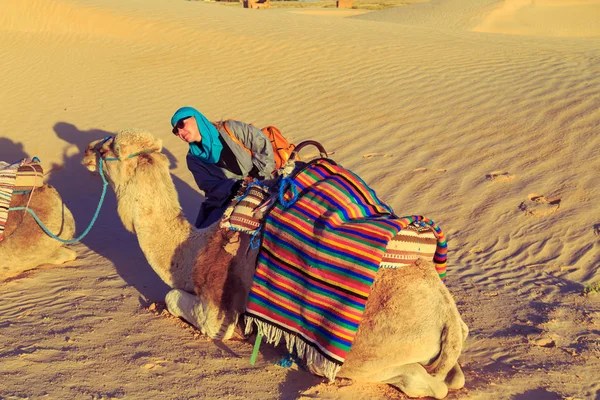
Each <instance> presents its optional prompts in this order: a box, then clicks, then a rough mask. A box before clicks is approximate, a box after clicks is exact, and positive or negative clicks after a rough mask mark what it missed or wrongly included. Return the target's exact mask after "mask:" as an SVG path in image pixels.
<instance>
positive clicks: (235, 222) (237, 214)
mask: <svg viewBox="0 0 600 400" xmlns="http://www.w3.org/2000/svg"><path fill="white" fill-rule="evenodd" d="M238 194H241V195H239V196H237V197H236V198H234V199H233V201H232V202H231V205H230V206H229V207H228V208H227V210H225V214H224V215H223V219H222V220H221V225H220V226H221V228H226V229H231V230H234V231H240V232H245V233H249V234H253V233H255V232H256V231H257V230H258V229H260V226H261V224H262V222H263V217H264V212H265V211H266V207H265V205H266V200H267V199H268V197H269V189H268V188H267V187H265V186H260V185H250V187H248V186H247V185H246V184H244V185H243V186H242V187H241V188H240V191H239V192H238Z"/></svg>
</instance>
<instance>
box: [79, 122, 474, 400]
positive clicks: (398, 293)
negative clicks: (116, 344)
mask: <svg viewBox="0 0 600 400" xmlns="http://www.w3.org/2000/svg"><path fill="white" fill-rule="evenodd" d="M161 150H162V142H161V141H160V140H157V139H156V138H155V137H154V136H153V135H152V134H150V133H147V132H144V131H138V130H125V131H121V132H120V133H119V134H118V135H116V136H115V137H114V138H110V139H108V140H104V141H100V140H98V141H94V142H92V143H90V144H89V146H88V148H87V150H86V152H85V155H84V157H83V160H82V163H83V165H85V166H86V167H87V168H88V170H90V171H92V172H96V171H97V170H98V168H99V165H98V163H99V162H103V163H104V165H103V170H104V173H105V174H106V177H107V179H108V181H109V182H110V185H111V186H112V188H113V189H114V191H115V194H116V197H117V202H118V207H117V212H118V214H119V216H120V218H121V221H122V222H123V225H124V226H125V228H126V229H127V230H128V231H130V232H132V233H134V234H135V235H137V238H138V242H139V244H140V247H141V249H142V251H143V252H144V255H145V256H146V259H147V260H148V263H149V264H150V266H151V267H152V269H153V270H154V271H155V272H156V273H157V274H158V276H159V277H160V278H161V279H162V280H163V281H164V282H165V283H166V284H167V285H169V286H170V287H171V288H172V290H171V291H170V292H169V293H168V294H167V296H166V303H167V308H168V310H169V312H170V313H171V314H173V315H175V316H178V317H181V318H183V319H185V320H186V321H188V322H189V323H191V324H193V325H194V326H195V327H197V328H198V329H199V330H200V331H201V332H203V333H204V334H206V335H208V336H209V337H211V338H213V339H222V340H225V339H229V338H231V337H232V335H233V332H234V328H235V326H236V325H237V323H238V319H239V317H240V316H241V315H242V314H243V313H244V311H245V308H246V303H247V299H248V293H249V291H250V287H251V284H252V279H253V274H254V269H255V265H256V257H257V255H258V250H252V249H251V248H250V247H249V246H248V238H246V237H245V236H246V235H241V240H240V241H238V242H237V243H229V242H228V241H227V238H226V237H224V232H223V231H222V230H220V228H219V224H218V223H215V224H213V225H212V226H210V227H208V228H206V229H201V230H197V229H196V228H194V227H192V225H191V224H190V223H189V222H188V221H187V219H186V218H185V216H184V214H183V212H182V209H181V207H180V205H179V200H178V196H177V192H176V190H175V186H174V184H173V181H172V178H171V176H170V174H169V162H168V160H167V158H166V157H165V155H163V154H162V153H161ZM105 158H109V160H104V159H105ZM225 244H227V245H225ZM467 334H468V328H467V326H466V325H465V323H464V322H463V321H462V319H461V317H460V315H459V312H458V309H457V307H456V304H455V302H454V300H453V298H452V295H451V294H450V292H449V291H448V289H447V288H446V286H444V284H443V283H442V282H441V280H440V279H439V277H438V275H437V273H436V271H435V268H434V266H433V263H431V262H426V261H424V260H419V261H417V263H416V264H415V265H414V266H413V267H411V268H401V269H397V270H396V269H380V270H379V272H378V274H377V278H376V279H375V282H374V283H373V286H372V289H371V294H370V296H369V298H368V301H367V305H366V311H365V313H364V314H363V319H362V321H361V325H360V328H359V329H358V332H357V334H356V337H355V340H354V343H353V345H352V348H351V350H350V353H349V354H348V356H347V358H346V360H345V363H344V364H343V366H342V368H341V370H340V371H339V373H338V374H337V376H338V377H343V378H349V379H352V380H356V381H362V382H373V383H387V384H390V385H393V386H395V387H397V388H399V389H400V390H402V391H403V392H404V393H406V394H407V395H409V396H411V397H424V396H431V397H435V398H443V397H445V396H446V395H447V393H448V389H459V388H461V387H463V386H464V375H463V372H462V370H461V368H460V366H459V364H458V357H459V356H460V354H461V351H462V348H463V344H464V341H465V339H466V337H467ZM312 372H314V373H316V374H317V375H319V371H312Z"/></svg>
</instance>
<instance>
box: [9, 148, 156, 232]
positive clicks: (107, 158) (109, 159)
mask: <svg viewBox="0 0 600 400" xmlns="http://www.w3.org/2000/svg"><path fill="white" fill-rule="evenodd" d="M111 138H112V136H107V137H106V138H104V140H103V141H102V143H101V144H100V146H102V145H103V144H104V143H106V142H107V141H108V140H109V139H111ZM154 151H155V150H145V151H140V152H137V153H133V154H131V155H129V157H127V159H129V158H133V157H136V156H139V155H141V154H147V153H153V152H154ZM98 158H99V159H100V160H99V164H100V166H99V168H98V172H99V173H100V177H101V178H102V194H101V195H100V201H99V202H98V206H97V207H96V212H95V213H94V216H93V217H92V220H91V221H90V224H89V225H88V227H87V228H86V229H85V231H83V233H82V234H81V235H79V237H77V238H75V239H62V238H60V237H58V236H56V235H55V234H53V233H52V232H50V230H49V229H48V228H47V227H46V225H44V223H43V222H42V221H41V220H40V218H39V217H38V216H37V215H36V214H35V212H34V211H33V210H32V209H30V208H28V207H11V208H9V209H8V211H21V210H25V211H28V212H29V213H30V214H31V216H33V218H34V219H35V221H36V222H37V223H38V225H39V226H40V228H42V230H43V231H44V232H45V233H46V234H47V235H48V236H50V237H51V238H53V239H56V240H58V241H59V242H62V243H65V244H73V243H76V242H79V241H81V239H83V238H84V237H85V236H86V235H87V234H88V233H89V232H90V230H91V229H92V226H94V224H95V223H96V219H97V218H98V215H99V214H100V208H102V203H104V196H105V195H106V187H107V186H108V181H107V180H106V177H105V176H104V169H103V167H102V166H103V163H102V161H122V160H121V159H119V158H116V157H106V158H102V155H100V154H99V157H98ZM32 195H33V193H32Z"/></svg>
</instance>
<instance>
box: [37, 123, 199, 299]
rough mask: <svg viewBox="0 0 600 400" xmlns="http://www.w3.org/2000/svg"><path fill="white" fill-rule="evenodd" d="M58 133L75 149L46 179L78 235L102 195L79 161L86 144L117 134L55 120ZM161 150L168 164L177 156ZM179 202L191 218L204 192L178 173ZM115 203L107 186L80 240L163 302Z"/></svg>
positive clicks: (163, 292) (98, 181) (160, 286)
mask: <svg viewBox="0 0 600 400" xmlns="http://www.w3.org/2000/svg"><path fill="white" fill-rule="evenodd" d="M54 131H55V132H56V135H57V136H58V137H59V138H60V139H62V140H64V141H66V142H68V143H70V144H71V145H73V146H75V147H76V148H77V151H74V149H72V148H71V149H69V151H66V152H65V153H63V162H62V165H60V166H59V165H53V166H52V172H51V173H50V175H49V179H48V180H47V182H48V183H49V184H51V185H52V186H54V187H55V188H56V189H57V190H58V192H59V193H60V194H61V196H62V198H63V201H64V202H65V204H66V205H67V206H68V207H69V209H70V210H71V212H72V213H73V217H74V218H75V221H76V223H77V232H76V235H79V234H81V232H83V230H84V229H85V228H86V227H87V226H88V224H89V223H90V221H91V219H92V216H93V215H94V211H95V210H96V207H97V205H98V201H99V199H100V195H101V193H102V181H101V179H100V177H98V176H92V174H90V172H89V171H88V170H87V169H86V168H85V167H84V166H83V165H82V164H81V158H82V157H83V153H84V152H85V149H86V148H87V145H88V144H89V143H90V142H92V141H94V140H97V139H101V138H103V137H106V136H113V135H115V133H114V132H107V131H103V130H100V129H91V130H87V131H82V130H79V129H77V127H76V126H75V125H73V124H70V123H66V122H59V123H57V124H56V125H54ZM163 153H164V154H165V155H166V156H167V157H168V158H169V161H170V162H171V165H172V166H176V165H177V160H176V159H175V157H174V156H173V155H172V153H170V152H169V151H168V150H167V149H163ZM172 178H173V182H174V183H175V188H176V189H177V192H178V194H179V200H180V203H181V206H182V208H183V210H184V212H185V214H186V216H188V219H189V216H193V217H195V215H196V213H197V211H198V208H199V204H200V203H201V200H202V196H201V195H200V194H199V193H198V192H197V191H196V190H194V189H193V188H192V187H190V186H189V185H188V184H187V183H185V182H183V181H182V180H181V179H179V178H177V177H176V176H172ZM157 196H160V193H157ZM116 210H117V201H116V198H115V195H114V192H113V191H112V189H110V188H109V189H108V190H107V193H106V197H105V199H104V204H103V205H102V209H101V210H100V214H99V216H98V219H97V220H96V223H95V224H94V226H93V228H92V229H91V231H90V232H89V234H88V235H87V236H86V237H85V238H83V239H82V241H81V242H82V243H83V244H85V245H86V246H87V247H89V248H90V250H92V251H94V252H95V253H97V254H99V255H100V256H102V257H104V258H106V259H107V260H109V261H110V262H112V263H113V265H114V266H115V269H116V272H117V273H118V274H119V275H120V276H121V277H122V278H123V280H125V282H127V284H129V285H131V286H133V287H135V288H136V289H137V290H138V291H139V292H140V294H141V295H142V296H143V297H144V298H145V300H147V301H163V299H164V296H165V295H166V293H167V291H168V290H169V288H168V286H167V285H166V284H164V283H163V282H162V281H161V280H160V278H159V277H158V276H157V275H156V274H155V273H154V271H153V270H152V268H150V266H149V265H148V262H147V261H146V258H145V257H144V254H143V253H142V251H141V249H140V247H139V245H138V242H137V239H136V237H135V235H133V234H131V233H129V232H127V231H126V230H125V228H124V227H123V224H122V223H121V220H120V219H119V216H118V215H117V211H116Z"/></svg>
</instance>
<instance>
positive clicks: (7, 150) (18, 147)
mask: <svg viewBox="0 0 600 400" xmlns="http://www.w3.org/2000/svg"><path fill="white" fill-rule="evenodd" d="M28 157H29V156H28V155H27V153H25V151H23V145H22V144H21V143H14V142H13V141H12V140H10V139H7V138H0V161H5V162H7V163H14V162H17V161H20V160H22V159H24V158H28Z"/></svg>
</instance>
